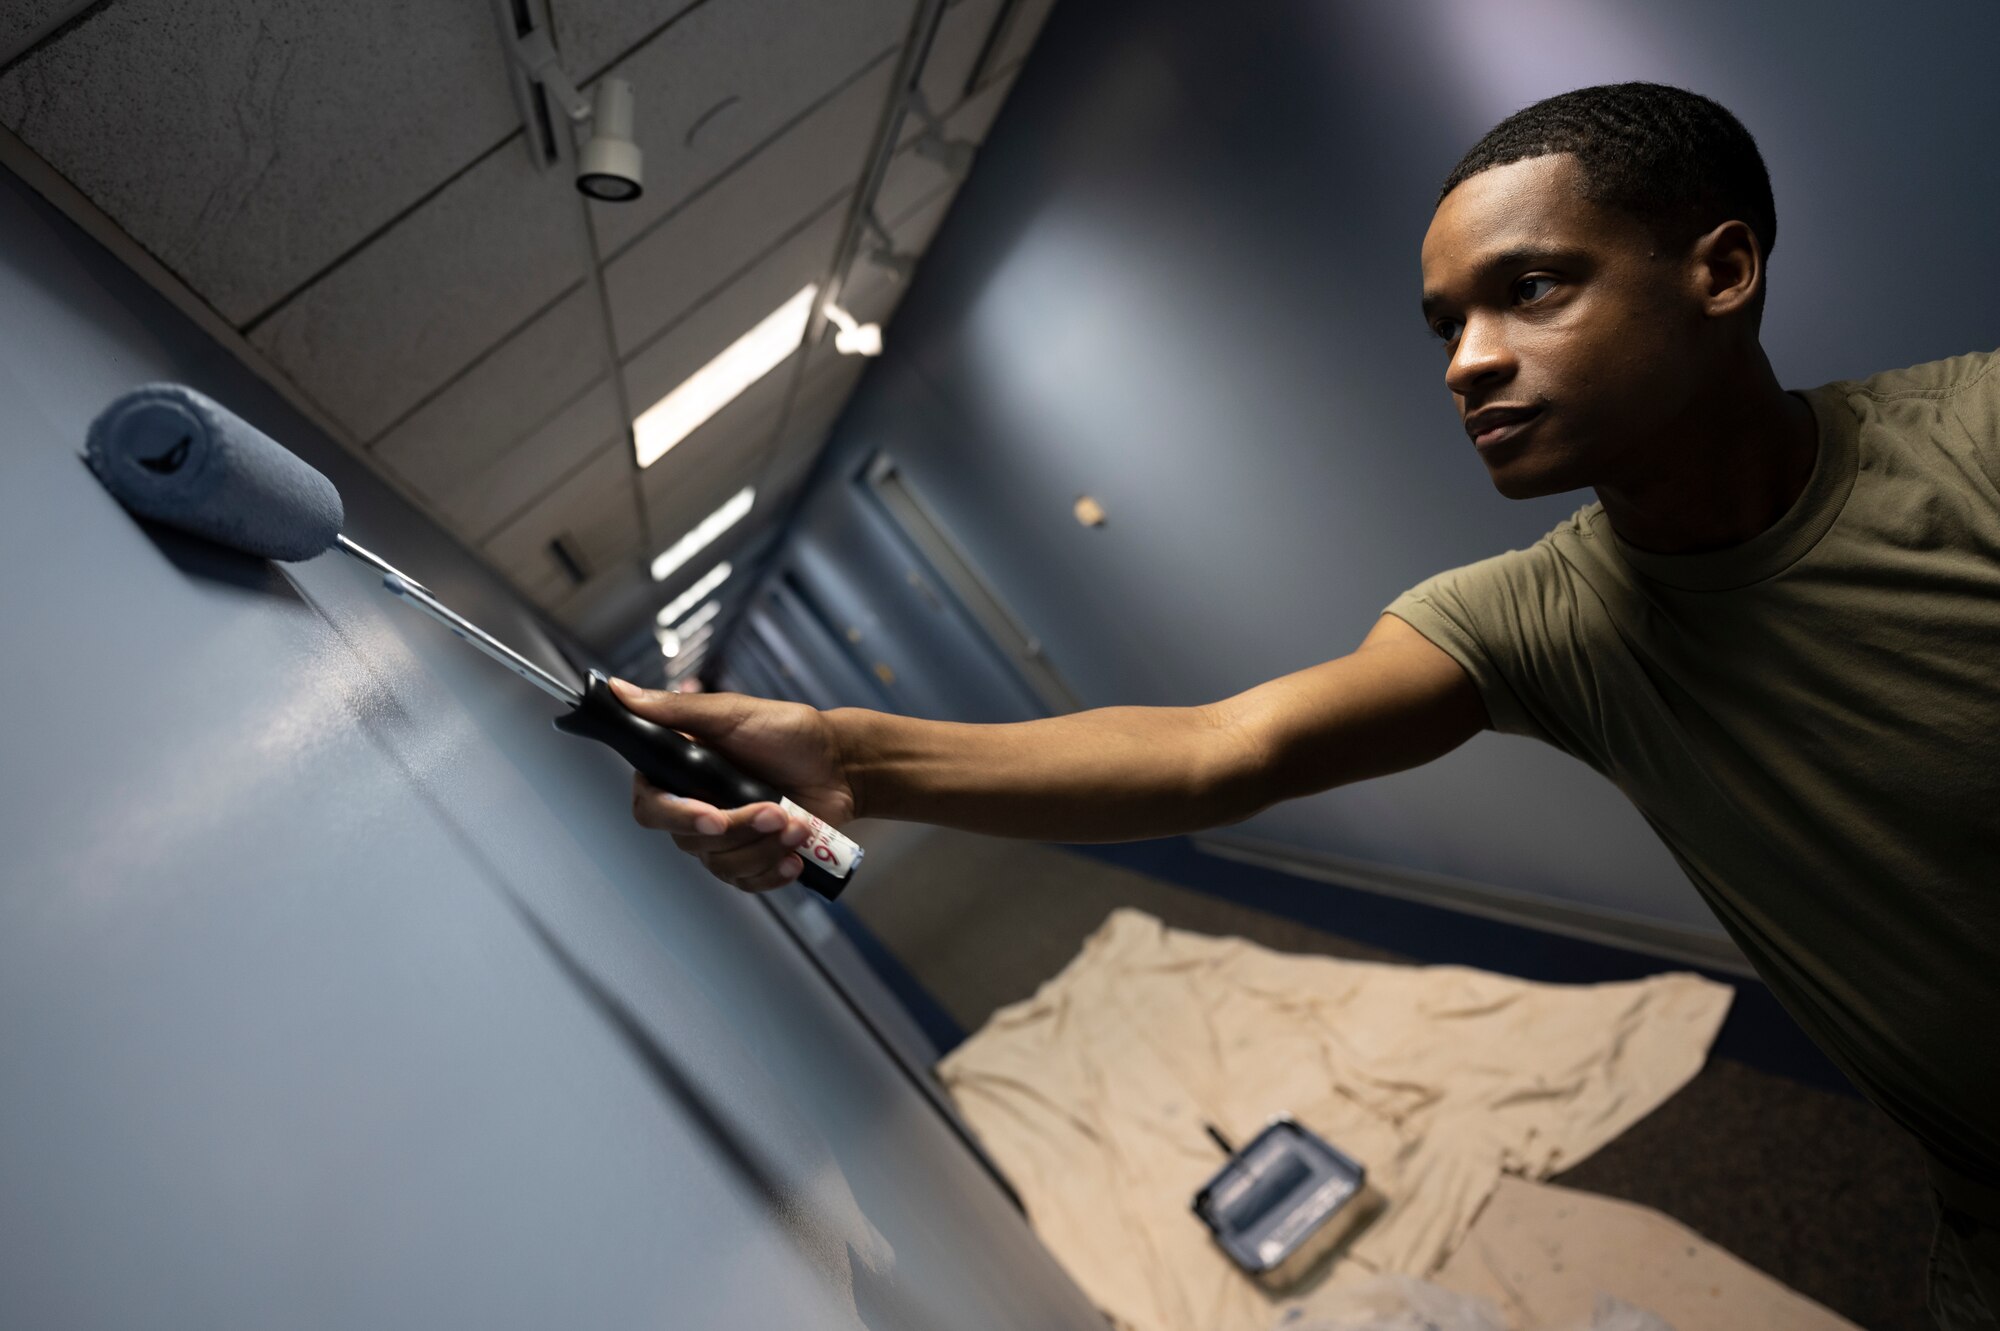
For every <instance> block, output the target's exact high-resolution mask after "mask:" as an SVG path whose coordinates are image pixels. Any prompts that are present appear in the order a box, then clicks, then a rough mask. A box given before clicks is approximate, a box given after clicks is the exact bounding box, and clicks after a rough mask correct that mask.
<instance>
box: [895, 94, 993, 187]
mask: <svg viewBox="0 0 2000 1331" xmlns="http://www.w3.org/2000/svg"><path fill="white" fill-rule="evenodd" d="M910 109H911V110H912V111H914V112H916V113H917V119H919V120H921V121H923V122H924V128H923V131H922V132H921V133H919V134H918V135H917V139H916V142H915V143H914V144H912V145H911V147H912V148H913V149H914V150H915V152H916V154H917V156H919V157H922V158H924V159H925V160H927V161H932V162H936V163H937V164H938V165H939V166H940V167H942V168H943V169H944V172H945V174H946V175H948V176H950V177H952V179H954V180H959V179H963V178H964V176H965V174H966V173H967V172H968V171H970V170H972V159H973V158H974V157H976V156H978V154H979V145H978V144H976V143H970V142H968V141H966V140H965V139H949V138H946V137H945V130H944V122H943V121H942V120H939V119H938V118H937V116H936V115H935V114H933V113H932V111H931V104H930V102H929V101H928V100H926V99H925V97H924V95H923V93H922V92H920V91H912V92H911V93H910Z"/></svg>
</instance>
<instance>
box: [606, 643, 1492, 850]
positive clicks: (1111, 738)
mask: <svg viewBox="0 0 2000 1331" xmlns="http://www.w3.org/2000/svg"><path fill="white" fill-rule="evenodd" d="M623 696H624V697H625V699H626V703H627V705H628V706H630V707H632V708H633V709H634V710H635V711H639V712H641V713H642V714H644V715H647V716H649V717H651V718H652V719H653V720H655V721H658V722H660V723H661V724H663V725H669V726H673V727H674V728H676V729H680V730H685V731H687V732H688V733H690V734H693V735H695V736H696V738H698V739H701V740H703V741H704V742H705V743H709V744H712V745H714V746H715V747H716V748H717V749H719V750H721V751H722V752H723V753H724V754H725V756H727V757H729V758H730V759H731V760H732V761H733V762H735V763H736V764H737V765H738V766H740V767H742V768H743V769H744V770H746V771H749V772H752V773H755V774H756V775H758V776H761V777H763V778H764V779H766V780H768V781H769V782H771V784H773V785H776V786H778V787H780V788H782V789H789V790H792V791H793V792H794V794H795V798H797V799H799V800H800V802H801V803H803V804H805V806H806V807H807V808H810V809H812V810H813V812H815V813H817V814H818V815H819V816H821V817H822V818H826V819H828V820H830V821H832V822H834V823H836V824H838V823H842V822H845V821H847V820H848V819H850V818H852V817H856V816H870V817H879V818H894V819H902V820H906V821H912V822H924V823H934V824H938V825H941V826H946V827H957V828H962V829H965V830H968V831H974V832H986V833H991V834H994V835H999V836H1014V837H1030V838H1034V839H1037V840H1046V841H1121V840H1132V839H1137V838H1142V837H1154V836H1168V835H1173V834H1175V833H1182V832H1192V831H1198V830H1201V829H1203V828H1209V827H1217V826H1222V825H1225V824H1228V823H1234V822H1239V821H1241V820H1242V819H1244V818H1247V817H1249V816H1250V815H1252V814H1254V813H1256V812H1258V811H1259V810H1261V809H1264V808H1267V807H1269V806H1270V805H1272V804H1275V803H1277V802H1279V801H1281V800H1286V799H1292V798H1295V797H1297V796H1300V795H1307V794H1311V793H1312V792H1314V791H1319V790H1325V789H1328V788H1329V787H1332V786H1337V785H1342V784H1345V783H1347V782H1350V781H1359V780H1362V779H1364V778H1367V777H1371V776H1381V775H1384V774H1386V773H1389V772H1396V771H1401V770H1403V769H1404V768H1408V767H1415V766H1417V765H1419V764H1421V763H1425V762H1429V761H1430V760H1431V759H1433V758H1436V757H1439V756H1440V755H1442V754H1444V753H1447V752H1449V751H1450V750H1452V749H1454V748H1456V747H1457V746H1458V745H1460V744H1462V743H1464V742H1465V741H1466V740H1467V739H1469V738H1471V737H1472V735H1474V734H1475V733H1477V732H1478V731H1479V730H1481V729H1483V728H1484V727H1485V725H1486V713H1485V709H1484V707H1483V705H1482V704H1481V702H1480V699H1479V694H1478V690H1477V689H1476V688H1475V687H1474V685H1473V683H1472V681H1471V679H1470V678H1469V677H1468V676H1467V675H1466V674H1465V672H1464V671H1463V670H1462V669H1460V668H1459V666H1458V664H1457V663H1456V662H1455V661H1453V660H1452V659H1451V658H1450V657H1449V656H1447V655H1446V654H1445V653H1444V652H1443V651H1441V650H1440V649H1439V648H1437V647H1436V646H1434V645H1433V644H1432V643H1431V642H1430V641H1429V640H1428V639H1426V638H1424V637H1423V636H1422V635H1421V634H1419V633H1418V632H1417V631H1416V630H1415V629H1413V628H1411V627H1409V625H1407V624H1405V623H1403V621H1401V620H1399V619H1395V618H1392V617H1388V616H1385V617H1383V618H1382V619H1381V620H1379V621H1377V623H1376V625H1375V627H1374V629H1373V630H1372V631H1371V632H1370V633H1369V635H1368V637H1367V639H1366V640H1365V641H1364V642H1363V643H1362V644H1361V646H1360V647H1358V648H1356V649H1355V650H1354V651H1353V652H1351V653H1349V654H1348V655H1346V656H1343V657H1340V658H1339V659H1337V660H1333V661H1328V662H1326V663H1324V664H1322V665H1317V666H1314V667H1312V668H1310V669H1307V670H1301V671H1298V672H1297V673H1295V674H1291V675H1286V676H1284V677H1282V678H1280V679H1275V680H1272V681H1270V682H1269V683H1267V684H1260V685H1258V686H1257V687H1256V688H1253V689H1250V690H1247V691H1246V692H1243V693H1240V694H1237V695H1236V696H1235V697H1233V698H1226V699H1224V700H1222V701H1221V702H1217V703H1211V704H1209V705H1207V706H1202V707H1106V708H1098V709H1094V710H1091V711H1085V712H1077V713H1073V714H1071V715H1068V716H1059V717H1050V718H1048V719H1045V720H1038V721H1024V722H1018V723H1015V724H1011V725H963V724H958V723H953V722H942V721H922V720H917V719H914V718H910V717H901V716H893V715H889V714H887V713H882V712H871V711H864V710H861V709H858V708H840V709H836V710H834V711H829V712H820V711H816V710H814V709H813V708H810V707H805V706H802V705H800V704H797V703H778V702H770V701H766V700H761V699H754V698H745V697H742V696H740V695H726V694H724V695H696V696H693V697H682V696H680V695H675V694H651V693H645V692H643V691H640V690H630V691H628V692H625V693H624V694H623ZM633 807H634V814H635V816H637V817H638V818H639V820H640V821H641V822H643V823H645V824H646V825H648V826H652V827H659V828H662V829H664V830H667V831H671V832H673V833H675V841H676V843H677V844H678V845H680V846H681V848H682V849H684V850H687V851H688V852H690V853H691V854H696V855H699V856H700V857H701V858H702V860H703V862H704V863H705V864H707V865H708V867H709V869H710V870H711V871H712V872H714V873H715V874H716V876H718V877H720V878H723V879H725V880H726V881H729V882H732V883H735V884H736V885H738V886H740V887H746V888H753V889H755V888H765V887H774V886H777V885H778V884H779V883H783V882H787V881H789V880H790V878H791V877H792V876H793V875H794V874H795V873H796V868H795V867H794V866H795V865H796V863H797V861H796V857H793V856H791V855H790V853H789V852H790V850H791V849H792V848H793V847H794V846H796V845H797V844H798V840H799V834H800V832H801V830H802V829H801V828H799V827H798V826H796V825H787V824H786V822H785V820H784V819H783V817H782V815H779V814H777V813H776V811H775V809H773V808H772V806H768V805H750V806H746V807H745V808H743V809H736V810H717V809H713V808H711V807H709V806H707V805H702V804H696V803H692V802H690V801H686V800H675V799H673V798H672V797H671V796H665V795H662V794H660V792H657V791H652V790H651V788H650V787H646V786H644V785H643V784H642V785H640V786H639V787H638V788H637V789H636V791H635V796H634V806H633Z"/></svg>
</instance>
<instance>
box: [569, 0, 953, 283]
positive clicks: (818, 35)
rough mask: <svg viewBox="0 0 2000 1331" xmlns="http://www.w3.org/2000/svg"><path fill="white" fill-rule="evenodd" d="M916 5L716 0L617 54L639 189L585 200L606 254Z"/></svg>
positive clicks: (859, 58) (901, 1) (833, 85)
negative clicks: (610, 200) (638, 151)
mask: <svg viewBox="0 0 2000 1331" xmlns="http://www.w3.org/2000/svg"><path fill="white" fill-rule="evenodd" d="M913 12H914V0H842V2H841V3H837V4H836V3H829V0H713V2H712V3H709V4H705V5H703V6H701V8H699V9H696V10H694V11H693V12H692V13H689V14H687V15H686V16H685V17H683V18H682V19H680V20H679V21H678V22H676V23H675V24H673V25H672V26H671V27H669V28H668V29H667V30H666V31H665V32H662V33H661V34H660V35H659V36H658V37H656V38H654V39H653V40H652V41H650V42H648V43H646V45H644V46H642V47H641V48H640V49H639V50H638V51H636V52H635V53H633V55H632V56H631V57H630V58H629V59H627V60H624V61H621V62H620V63H619V64H618V65H617V66H616V68H615V70H614V71H613V72H615V73H616V74H618V75H619V76H620V77H621V78H626V79H630V80H631V81H632V86H633V91H634V93H635V101H636V104H637V105H636V125H635V127H634V137H635V138H636V139H637V140H638V143H639V146H640V147H641V148H643V149H644V150H645V153H646V192H645V194H644V195H643V196H642V197H641V198H639V199H637V200H635V201H633V202H631V203H625V204H602V203H598V204H592V205H591V206H590V211H591V221H592V224H593V225H594V226H596V228H597V237H598V245H599V247H600V249H601V250H602V252H604V253H606V254H611V253H614V252H615V251H617V250H619V249H621V248H623V247H624V246H625V245H626V244H627V243H628V242H629V241H630V240H631V239H632V238H633V237H634V236H636V235H637V234H638V233H639V232H640V231H641V230H643V229H644V228H645V227H646V226H647V225H648V224H649V223H650V222H652V221H653V220H654V219H655V218H657V217H660V216H663V215H664V214H666V213H667V212H669V211H671V210H672V209H673V208H675V207H676V206H678V205H679V204H680V203H682V202H683V201H684V200H686V199H688V198H689V197H691V196H692V195H693V194H694V193H695V192H696V191H697V190H699V189H701V188H702V187H703V186H704V185H706V184H708V183H709V182H710V181H712V180H714V179H715V178H716V177H717V176H720V175H721V174H722V173H723V172H724V171H726V170H728V169H729V168H730V167H731V166H733V165H735V164H736V163H737V162H738V161H740V160H742V159H743V158H744V157H745V156H747V155H748V154H749V153H751V152H752V151H754V150H755V149H756V148H757V147H758V145H760V144H762V143H763V142H765V141H766V140H767V139H770V138H771V137H772V136H774V135H776V134H777V133H779V132H780V131H781V130H783V129H784V128H785V126H786V125H788V124H789V123H791V122H792V121H793V120H795V119H797V118H798V117H800V116H802V115H804V114H806V113H807V112H808V111H810V110H811V109H812V108H813V107H814V106H815V105H816V104H818V103H819V101H820V100H821V99H822V98H824V97H826V96H827V95H828V94H830V93H832V92H833V91H834V90H835V89H837V88H840V87H842V86H843V85H844V84H845V83H846V82H847V81H848V79H849V78H850V77H852V76H853V75H855V74H857V73H859V72H860V71H861V70H862V69H863V68H865V67H867V66H868V65H870V64H871V63H872V62H874V61H875V60H876V59H877V58H879V57H881V56H882V55H883V54H884V53H885V52H887V51H889V50H891V49H892V48H894V47H896V46H898V45H900V44H901V43H902V41H903V39H904V38H905V37H906V36H907V35H908V29H909V24H910V19H911V15H912V14H913Z"/></svg>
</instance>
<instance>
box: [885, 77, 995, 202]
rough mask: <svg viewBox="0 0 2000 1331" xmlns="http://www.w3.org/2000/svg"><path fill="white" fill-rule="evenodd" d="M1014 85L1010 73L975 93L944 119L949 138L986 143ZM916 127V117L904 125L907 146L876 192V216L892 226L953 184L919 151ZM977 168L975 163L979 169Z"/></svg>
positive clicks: (940, 168)
mask: <svg viewBox="0 0 2000 1331" xmlns="http://www.w3.org/2000/svg"><path fill="white" fill-rule="evenodd" d="M1013 86H1014V76H1013V75H1011V74H1010V75H1008V76H1007V77H1006V78H1003V79H1000V80H998V81H996V82H994V83H990V84H988V85H987V86H986V87H985V88H982V89H981V90H980V91H978V92H976V93H974V94H973V95H972V96H971V97H970V98H968V99H967V100H966V102H965V103H964V104H963V105H962V106H960V107H959V108H958V109H957V110H956V111H953V112H952V113H951V114H950V115H948V116H946V117H945V118H944V136H945V138H947V139H951V140H961V141H964V142H966V143H974V144H977V143H983V142H985V139H986V131H987V130H989V129H991V128H992V127H993V122H994V120H995V119H996V118H998V116H999V114H1000V107H1001V106H1002V105H1003V104H1004V103H1005V102H1006V100H1007V93H1008V92H1009V91H1010V90H1011V89H1012V88H1013ZM912 124H918V127H919V129H921V125H920V124H919V122H917V121H916V120H915V118H914V117H912V118H911V119H910V120H908V121H905V122H904V135H903V146H902V147H901V148H899V149H897V151H896V155H895V156H894V157H893V158H891V159H890V160H889V169H888V170H887V171H886V172H884V173H883V176H882V186H881V188H880V189H879V190H877V191H876V193H875V215H876V216H877V217H879V218H881V219H882V220H883V222H884V223H886V224H888V225H890V226H892V227H893V226H894V225H895V223H896V222H897V221H898V220H899V219H901V218H903V217H905V216H907V215H908V214H909V212H910V211H911V210H912V209H913V208H915V207H917V206H918V205H919V204H921V203H922V202H923V201H924V200H926V199H928V198H929V197H930V196H931V195H933V194H935V193H936V192H937V191H938V190H940V189H943V188H944V187H945V186H946V185H947V184H949V183H950V181H951V177H950V176H948V175H947V174H946V173H945V170H944V168H943V167H941V166H939V165H938V164H937V163H936V162H933V161H932V160H931V159H929V158H928V157H925V156H923V155H921V154H920V153H918V152H917V150H916V148H915V146H914V144H913V142H912V140H914V139H915V138H916V136H917V134H916V131H913V130H911V128H910V126H911V125H912ZM977 165H978V163H977V162H976V161H975V162H974V166H975V168H976V167H977Z"/></svg>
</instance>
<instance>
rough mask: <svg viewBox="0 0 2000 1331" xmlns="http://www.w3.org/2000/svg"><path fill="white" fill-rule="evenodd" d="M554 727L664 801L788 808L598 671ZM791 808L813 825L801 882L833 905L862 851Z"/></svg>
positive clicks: (781, 798) (771, 792) (802, 855)
mask: <svg viewBox="0 0 2000 1331" xmlns="http://www.w3.org/2000/svg"><path fill="white" fill-rule="evenodd" d="M555 727H556V729H557V730H560V731H563V732H565V733H567V734H571V735H581V736H582V737H583V738H585V739H594V740H596V741H597V742H598V743H600V744H605V745H609V746H610V747H611V748H612V749H613V750H615V751H616V752H617V754H618V756H619V757H621V758H623V759H624V760H625V761H626V762H628V763H630V764H632V766H633V768H634V769H635V770H636V771H637V772H638V773H639V775H640V776H643V777H645V778H646V779H647V780H648V781H650V782H652V783H653V784H654V785H656V786H658V787H659V788H660V789H661V790H664V791H666V792H668V793H669V794H673V795H680V796H683V797H684V798H687V799H697V800H701V801H703V802H704V803H707V804H713V805H714V806H715V807H716V808H718V809H737V808H741V807H742V806H744V805H746V804H761V803H765V802H769V803H772V804H778V803H783V802H787V801H785V797H784V796H783V795H780V794H779V793H778V792H777V791H775V790H773V789H771V787H769V786H767V785H765V784H764V783H763V782H762V781H759V780H757V779H756V778H755V777H751V776H745V775H744V774H743V773H742V772H739V771H737V770H736V768H735V767H733V766H731V765H730V763H729V762H728V760H727V759H725V758H724V757H723V756H722V755H721V754H719V753H716V752H714V751H713V750H711V749H705V748H703V747H702V746H701V745H699V744H696V743H695V742H694V741H693V740H691V739H688V738H686V737H685V736H683V735H681V734H680V733H679V732H678V731H674V730H669V729H667V728H666V727H665V726H660V725H655V724H654V723H653V722H651V721H648V720H647V719H646V718H645V717H643V716H639V715H637V714H635V713H634V712H633V711H632V710H631V709H630V708H628V707H626V706H625V704H624V703H622V702H619V701H618V695H617V694H615V693H613V692H612V691H611V685H610V682H609V681H607V680H606V679H605V677H604V676H603V675H601V674H599V673H598V672H597V671H595V670H593V671H591V672H590V680H589V682H588V683H587V684H586V685H585V687H584V690H583V701H582V702H580V703H578V704H577V705H576V706H575V707H574V708H572V709H570V710H569V711H568V712H565V713H564V714H563V715H561V716H559V717H557V718H556V719H555ZM791 809H792V811H793V812H794V813H796V814H798V815H799V816H801V817H804V818H809V819H811V820H812V824H813V830H812V835H811V836H809V837H808V838H807V840H806V843H805V844H804V845H803V846H800V847H799V848H798V851H797V852H796V853H797V854H798V856H799V859H800V860H801V861H802V862H803V863H804V865H805V869H804V870H803V871H802V872H801V873H800V874H799V877H798V881H799V882H800V883H802V884H804V885H805V886H806V887H809V888H811V889H812V890H813V891H815V892H817V893H819V894H820V895H821V896H823V897H825V898H826V899H827V900H828V901H831V900H833V899H834V898H835V897H837V896H839V895H840V891H841V889H842V888H844V887H846V886H847V885H848V883H849V882H851V881H853V878H854V871H855V870H856V869H858V868H859V867H860V865H861V848H860V847H859V846H857V845H855V844H854V843H853V842H852V841H850V840H848V839H847V838H846V837H844V836H842V835H841V834H840V833H839V832H837V831H835V830H834V829H833V828H831V827H829V826H827V825H826V824H825V823H824V822H822V821H820V820H819V819H818V818H814V817H813V816H812V815H811V814H810V813H807V812H806V811H805V810H804V809H803V808H801V807H799V806H798V805H797V804H792V805H791Z"/></svg>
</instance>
